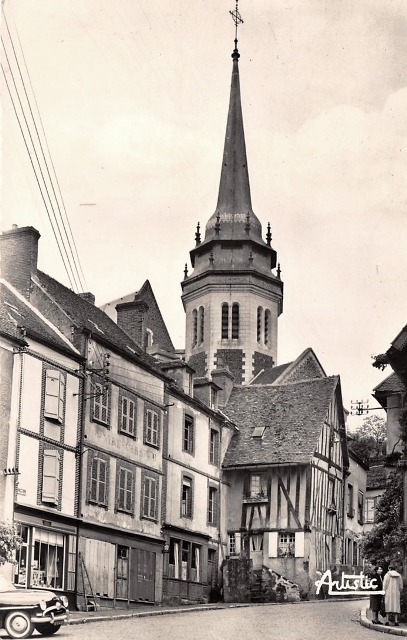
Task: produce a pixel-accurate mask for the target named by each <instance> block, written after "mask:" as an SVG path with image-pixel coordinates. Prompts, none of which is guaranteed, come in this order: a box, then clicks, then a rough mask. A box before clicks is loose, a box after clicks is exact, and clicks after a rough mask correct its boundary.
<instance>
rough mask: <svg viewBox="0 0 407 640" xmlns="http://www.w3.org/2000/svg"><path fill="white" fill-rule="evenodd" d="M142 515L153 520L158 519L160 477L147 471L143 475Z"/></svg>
mask: <svg viewBox="0 0 407 640" xmlns="http://www.w3.org/2000/svg"><path fill="white" fill-rule="evenodd" d="M142 483H143V484H142V496H141V503H142V506H141V515H142V517H143V518H149V519H151V520H157V519H158V477H156V476H152V475H150V474H148V473H147V472H145V473H143V477H142Z"/></svg>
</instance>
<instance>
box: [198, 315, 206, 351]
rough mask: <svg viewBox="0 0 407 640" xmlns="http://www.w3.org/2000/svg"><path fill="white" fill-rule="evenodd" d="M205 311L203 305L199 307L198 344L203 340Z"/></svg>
mask: <svg viewBox="0 0 407 640" xmlns="http://www.w3.org/2000/svg"><path fill="white" fill-rule="evenodd" d="M204 322H205V311H204V308H203V307H199V344H202V343H203V341H204V328H205V324H204Z"/></svg>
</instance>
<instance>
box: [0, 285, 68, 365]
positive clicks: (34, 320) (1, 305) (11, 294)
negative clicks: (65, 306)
mask: <svg viewBox="0 0 407 640" xmlns="http://www.w3.org/2000/svg"><path fill="white" fill-rule="evenodd" d="M0 332H1V333H3V334H4V335H7V336H9V337H11V338H14V339H16V340H19V341H24V336H27V337H29V338H32V339H34V340H36V341H38V342H41V343H43V344H46V345H48V346H52V347H54V348H55V349H57V350H59V351H63V352H64V353H66V352H70V353H71V355H72V357H74V358H80V355H79V353H78V351H77V350H76V349H75V348H74V346H73V345H72V344H71V343H70V342H69V340H68V339H67V338H66V337H65V336H64V334H63V333H61V332H60V331H59V330H58V328H57V327H56V326H53V324H52V322H50V321H49V320H48V319H47V318H46V317H44V316H43V315H42V314H41V313H40V312H39V311H38V310H37V309H36V308H35V307H33V306H32V305H31V304H30V302H29V301H28V300H27V299H26V298H24V296H22V295H21V294H19V293H18V291H16V290H15V289H14V287H12V286H11V285H10V284H8V283H5V282H2V283H0Z"/></svg>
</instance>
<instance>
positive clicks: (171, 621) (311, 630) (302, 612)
mask: <svg viewBox="0 0 407 640" xmlns="http://www.w3.org/2000/svg"><path fill="white" fill-rule="evenodd" d="M366 606H367V601H366V600H361V601H358V600H354V601H346V602H332V601H325V602H309V603H308V602H304V603H297V604H286V605H262V606H248V607H238V606H237V607H231V606H229V607H228V608H217V609H212V608H211V609H209V610H202V609H201V610H188V611H187V612H185V613H184V612H181V611H177V612H174V611H173V612H172V613H171V614H166V613H165V612H164V611H163V612H162V615H147V616H145V617H131V618H129V617H127V618H119V619H114V620H109V619H107V618H106V619H105V620H102V621H99V622H96V621H94V622H92V624H73V625H66V626H65V627H63V628H62V629H61V630H60V631H59V633H58V635H57V636H55V638H58V639H59V640H73V639H78V640H80V639H82V638H84V639H85V638H86V640H104V639H105V638H106V639H109V640H127V639H133V638H140V639H142V640H180V638H182V639H185V640H241V639H242V640H243V639H244V640H260V639H261V640H263V639H264V640H282V639H284V640H317V639H319V638H321V640H337V638H345V639H346V640H347V639H349V640H368V639H369V638H372V635H373V631H372V629H368V628H365V627H363V626H361V625H360V622H359V619H360V610H361V608H366ZM157 613H158V612H157ZM374 637H377V636H374ZM379 637H380V636H379Z"/></svg>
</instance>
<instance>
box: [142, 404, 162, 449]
mask: <svg viewBox="0 0 407 640" xmlns="http://www.w3.org/2000/svg"><path fill="white" fill-rule="evenodd" d="M144 443H145V444H150V445H152V446H153V447H158V446H159V417H158V413H157V411H154V410H152V409H146V410H145V412H144Z"/></svg>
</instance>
